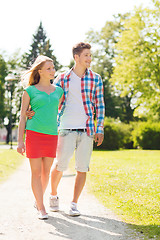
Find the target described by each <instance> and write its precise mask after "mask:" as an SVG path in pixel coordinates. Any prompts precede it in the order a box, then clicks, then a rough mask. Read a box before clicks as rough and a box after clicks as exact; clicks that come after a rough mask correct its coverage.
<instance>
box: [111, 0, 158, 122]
mask: <svg viewBox="0 0 160 240" xmlns="http://www.w3.org/2000/svg"><path fill="white" fill-rule="evenodd" d="M153 2H156V3H155V5H154V6H153V7H152V8H151V9H142V8H139V9H135V11H134V12H133V14H132V15H131V17H130V18H129V19H127V20H125V24H124V30H123V31H122V33H121V35H120V36H119V38H117V41H118V42H117V44H116V45H115V48H116V51H117V56H116V57H115V68H114V71H113V74H112V78H111V79H110V81H111V83H112V84H113V85H114V87H115V88H116V89H117V91H119V92H120V93H121V96H122V97H123V96H127V95H130V97H131V98H132V100H131V106H132V108H134V109H135V111H134V114H135V116H140V117H143V116H145V117H148V116H149V117H153V118H155V116H156V119H157V120H158V119H159V118H160V64H159V63H160V45H159V42H160V30H159V29H160V22H159V16H160V8H159V7H158V5H157V4H158V3H157V1H153Z"/></svg>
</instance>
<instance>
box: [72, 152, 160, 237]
mask: <svg viewBox="0 0 160 240" xmlns="http://www.w3.org/2000/svg"><path fill="white" fill-rule="evenodd" d="M72 162H73V160H72ZM90 169H91V170H90V172H89V173H88V176H87V187H88V189H89V191H90V192H91V193H93V194H94V195H95V196H96V197H97V198H98V199H99V200H100V201H101V202H102V203H103V205H104V206H106V207H107V208H109V209H111V210H113V211H114V212H115V213H116V214H117V215H119V216H120V217H121V219H123V220H124V221H125V222H127V223H128V224H130V226H132V227H134V228H136V229H138V231H140V232H142V233H143V234H145V235H146V236H148V237H149V238H152V237H155V239H160V151H147V150H146V151H145V150H121V151H94V152H93V154H92V158H91V164H90Z"/></svg>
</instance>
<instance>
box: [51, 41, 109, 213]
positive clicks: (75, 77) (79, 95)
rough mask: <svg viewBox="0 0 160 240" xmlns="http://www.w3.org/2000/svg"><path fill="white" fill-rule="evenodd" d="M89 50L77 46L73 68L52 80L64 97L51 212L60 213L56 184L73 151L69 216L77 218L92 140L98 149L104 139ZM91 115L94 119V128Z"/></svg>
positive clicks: (100, 95) (100, 87) (99, 84)
mask: <svg viewBox="0 0 160 240" xmlns="http://www.w3.org/2000/svg"><path fill="white" fill-rule="evenodd" d="M90 49H91V46H90V44H88V43H83V42H80V43H78V44H76V45H75V46H74V47H73V49H72V53H73V58H74V60H75V65H74V67H73V68H72V69H70V70H69V71H68V72H65V73H63V74H60V75H59V76H58V77H57V79H56V80H55V81H54V84H56V85H58V86H60V87H62V88H63V90H64V98H63V100H62V103H61V106H60V109H59V119H58V122H59V137H58V147H57V159H56V164H55V167H54V168H53V170H52V173H51V188H52V190H51V196H50V210H51V211H58V210H59V198H58V196H57V188H58V184H59V182H60V180H61V177H62V174H63V171H64V170H66V169H67V167H68V164H69V160H70V159H71V157H72V156H73V153H74V151H75V168H76V171H77V175H76V179H75V186H74V194H73V199H72V202H71V206H70V210H69V215H70V216H79V215H80V212H79V210H78V209H77V202H78V199H79V196H80V194H81V192H82V190H83V187H84V185H85V181H86V173H87V172H88V171H89V163H90V158H91V154H92V150H93V140H94V141H95V142H96V143H97V146H99V145H101V144H102V142H103V138H104V134H103V124H104V109H105V108H104V99H103V83H102V79H101V77H100V75H98V74H97V73H94V72H93V71H92V70H90V69H89V67H90V64H91V50H90ZM94 112H96V118H97V126H96V127H95V125H94Z"/></svg>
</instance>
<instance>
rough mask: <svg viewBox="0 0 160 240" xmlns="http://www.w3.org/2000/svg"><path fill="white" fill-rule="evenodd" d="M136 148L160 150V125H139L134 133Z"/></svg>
mask: <svg viewBox="0 0 160 240" xmlns="http://www.w3.org/2000/svg"><path fill="white" fill-rule="evenodd" d="M133 141H134V147H140V148H142V149H152V150H155V149H157V150H160V123H151V122H145V123H144V122H143V123H139V124H138V125H137V127H136V128H135V130H134V131H133Z"/></svg>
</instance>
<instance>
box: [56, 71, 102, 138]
mask: <svg viewBox="0 0 160 240" xmlns="http://www.w3.org/2000/svg"><path fill="white" fill-rule="evenodd" d="M71 71H72V69H70V70H69V71H67V72H65V73H62V74H60V75H59V76H58V77H57V78H56V79H55V81H54V84H55V85H57V86H60V87H62V89H63V90H64V97H63V100H62V102H61V105H60V107H59V116H58V125H59V123H60V118H61V116H62V115H63V112H64V108H65V103H66V99H67V95H68V91H69V82H70V76H71ZM81 94H82V100H83V105H84V110H85V113H86V115H87V116H88V119H87V121H86V128H87V134H88V135H89V136H91V135H94V133H95V132H96V133H103V127H104V126H103V125H104V112H105V108H104V99H103V83H102V79H101V77H100V75H98V74H97V73H94V72H93V71H92V70H89V69H86V72H85V74H84V75H83V77H82V78H81ZM94 110H96V118H97V130H95V125H94Z"/></svg>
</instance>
